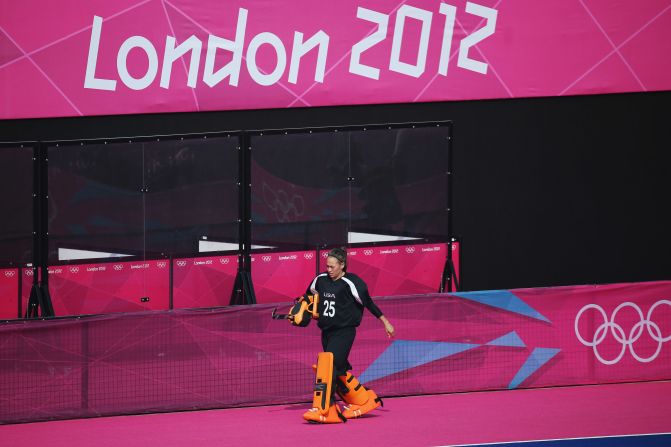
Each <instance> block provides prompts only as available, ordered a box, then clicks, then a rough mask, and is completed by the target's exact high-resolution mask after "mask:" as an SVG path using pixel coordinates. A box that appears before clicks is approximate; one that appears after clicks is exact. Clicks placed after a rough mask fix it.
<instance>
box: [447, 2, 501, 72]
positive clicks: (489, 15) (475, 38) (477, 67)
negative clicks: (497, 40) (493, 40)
mask: <svg viewBox="0 0 671 447" xmlns="http://www.w3.org/2000/svg"><path fill="white" fill-rule="evenodd" d="M466 12H467V13H469V14H473V15H476V16H479V17H483V18H485V19H487V23H486V24H485V26H483V27H482V28H480V29H479V30H477V31H476V32H474V33H473V34H471V35H470V36H466V37H465V38H464V40H462V41H461V44H460V46H459V59H458V61H457V65H458V66H459V67H461V68H464V69H466V70H471V71H475V72H477V73H481V74H487V64H486V63H484V62H480V61H476V60H474V59H471V58H469V57H468V50H469V49H470V48H471V47H472V46H474V45H475V44H477V43H478V42H481V41H483V40H484V39H486V38H487V37H489V36H491V35H492V34H494V29H495V28H496V17H497V15H498V11H497V10H496V9H492V8H487V7H486V6H482V5H478V4H475V3H471V2H466Z"/></svg>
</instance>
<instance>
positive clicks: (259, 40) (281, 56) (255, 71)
mask: <svg viewBox="0 0 671 447" xmlns="http://www.w3.org/2000/svg"><path fill="white" fill-rule="evenodd" d="M263 44H268V45H270V46H271V47H273V48H274V49H275V53H276V54H277V64H276V65H275V69H274V70H273V71H272V72H270V73H269V74H263V73H262V72H261V70H259V68H258V66H257V65H256V52H257V51H258V50H259V48H260V47H261V45H263ZM286 66H287V52H286V50H285V49H284V45H283V44H282V41H281V40H280V38H279V37H277V36H276V35H274V34H273V33H260V34H257V35H256V36H254V38H253V39H252V41H251V42H250V43H249V47H248V48H247V71H248V72H249V74H250V76H251V77H252V79H254V81H256V83H257V84H259V85H273V84H274V83H276V82H277V81H279V80H280V78H281V77H282V73H284V69H285V68H286Z"/></svg>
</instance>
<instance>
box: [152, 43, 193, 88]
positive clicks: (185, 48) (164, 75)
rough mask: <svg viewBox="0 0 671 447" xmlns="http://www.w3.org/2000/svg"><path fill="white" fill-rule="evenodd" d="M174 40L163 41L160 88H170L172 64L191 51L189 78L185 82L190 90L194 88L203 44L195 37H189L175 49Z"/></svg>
mask: <svg viewBox="0 0 671 447" xmlns="http://www.w3.org/2000/svg"><path fill="white" fill-rule="evenodd" d="M175 42H176V40H175V38H174V37H172V36H168V37H166V39H165V53H164V55H163V69H162V70H161V87H163V88H168V87H169V86H170V74H171V73H172V65H173V63H174V62H175V61H176V60H177V59H179V58H180V57H182V56H184V55H185V54H186V53H187V52H189V51H191V62H190V64H189V76H188V80H187V82H186V85H188V86H189V87H191V88H196V80H197V78H198V66H199V65H200V50H201V49H202V47H203V43H202V42H201V41H200V39H198V38H197V37H196V36H191V37H189V38H188V39H186V40H185V41H184V42H182V43H181V44H179V45H178V46H177V47H175Z"/></svg>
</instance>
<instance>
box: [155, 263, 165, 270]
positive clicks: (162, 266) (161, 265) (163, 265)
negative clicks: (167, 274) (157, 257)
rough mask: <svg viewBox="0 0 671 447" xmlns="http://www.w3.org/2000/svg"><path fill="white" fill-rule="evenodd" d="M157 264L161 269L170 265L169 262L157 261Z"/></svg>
mask: <svg viewBox="0 0 671 447" xmlns="http://www.w3.org/2000/svg"><path fill="white" fill-rule="evenodd" d="M156 266H157V267H158V268H160V269H164V268H166V267H167V266H168V263H167V262H157V263H156Z"/></svg>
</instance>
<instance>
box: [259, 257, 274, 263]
mask: <svg viewBox="0 0 671 447" xmlns="http://www.w3.org/2000/svg"><path fill="white" fill-rule="evenodd" d="M261 259H263V262H270V260H271V259H272V258H271V257H270V256H261Z"/></svg>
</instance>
